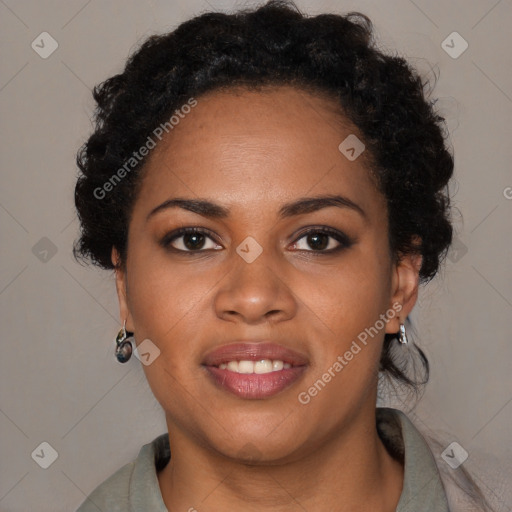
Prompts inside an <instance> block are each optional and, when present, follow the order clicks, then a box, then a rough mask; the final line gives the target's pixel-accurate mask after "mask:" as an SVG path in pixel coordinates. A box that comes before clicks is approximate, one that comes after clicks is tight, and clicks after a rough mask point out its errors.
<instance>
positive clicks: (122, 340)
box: [115, 320, 133, 363]
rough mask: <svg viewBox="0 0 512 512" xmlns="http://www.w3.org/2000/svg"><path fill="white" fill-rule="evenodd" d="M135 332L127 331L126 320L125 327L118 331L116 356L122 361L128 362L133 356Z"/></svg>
mask: <svg viewBox="0 0 512 512" xmlns="http://www.w3.org/2000/svg"><path fill="white" fill-rule="evenodd" d="M132 337H133V333H128V332H127V331H126V320H125V321H124V324H123V328H122V329H121V330H120V331H119V332H118V333H117V336H116V352H115V355H116V358H117V360H118V361H119V362H120V363H126V362H127V361H129V359H130V357H132V351H133V346H132V343H131V340H132Z"/></svg>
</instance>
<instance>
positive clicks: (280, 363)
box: [202, 342, 308, 399]
mask: <svg viewBox="0 0 512 512" xmlns="http://www.w3.org/2000/svg"><path fill="white" fill-rule="evenodd" d="M202 366H203V367H204V368H205V369H206V371H207V374H208V375H209V377H210V379H211V381H212V382H213V384H214V385H216V387H217V388H219V389H222V390H224V391H227V392H229V393H231V394H234V395H236V396H238V397H240V398H245V399H263V398H268V397H271V396H274V395H276V394H277V393H280V392H281V391H283V390H284V389H286V388H288V387H290V386H291V385H292V384H293V383H295V382H296V381H297V380H298V379H299V377H300V376H301V375H302V374H303V373H304V371H305V370H306V368H307V366H308V359H307V358H306V357H305V356H303V355H301V354H299V353H298V352H295V351H293V350H291V349H289V348H286V347H283V346H282V345H277V344H275V343H268V342H258V343H254V342H251V343H246V342H238V343H233V344H230V345H224V346H222V347H219V348H217V349H215V350H214V351H212V352H210V353H208V354H207V355H206V356H205V358H204V360H203V363H202Z"/></svg>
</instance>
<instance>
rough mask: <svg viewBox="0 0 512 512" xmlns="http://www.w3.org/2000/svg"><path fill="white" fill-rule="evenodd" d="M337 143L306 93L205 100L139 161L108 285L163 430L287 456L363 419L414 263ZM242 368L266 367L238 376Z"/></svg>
mask: <svg viewBox="0 0 512 512" xmlns="http://www.w3.org/2000/svg"><path fill="white" fill-rule="evenodd" d="M351 134H355V135H356V136H357V135H358V134H359V132H358V131H357V129H356V128H355V127H354V126H351V125H350V123H349V122H348V121H347V120H344V119H343V118H342V117H341V115H340V114H338V113H337V111H336V105H335V104H334V103H331V102H330V101H329V100H328V99H326V98H322V97H319V96H316V95H311V94H309V93H307V92H305V91H299V90H295V89H293V88H291V87H274V88H270V89H268V90H265V91H262V92H250V91H243V90H239V91H237V92H236V93H235V91H232V92H230V93H226V92H222V93H221V92H212V93H208V94H207V95H204V96H201V97H198V98H197V106H195V107H194V108H193V109H192V111H191V112H190V113H189V114H187V116H186V117H185V118H184V119H182V120H181V121H180V123H179V125H177V126H175V127H174V129H173V130H172V131H171V132H169V134H168V135H167V138H165V139H163V140H162V142H161V143H160V145H159V146H158V147H157V148H156V149H154V150H153V153H152V154H151V156H150V159H149V161H148V163H147V166H146V168H145V175H144V179H143V182H142V186H141V190H140V193H139V196H138V198H137V200H136V202H135V205H134V210H133V216H132V218H131V221H130V225H129V233H128V251H127V254H128V256H127V262H126V268H125V270H118V271H117V273H116V276H117V289H118V294H119V301H120V309H121V318H122V320H124V319H126V328H127V329H128V330H130V331H133V332H134V333H135V338H136V341H137V344H138V345H139V347H140V343H141V342H143V340H149V341H144V343H146V345H145V347H146V349H147V350H146V351H147V352H148V353H149V354H150V355H149V356H146V357H147V358H148V361H151V362H150V364H147V365H143V368H144V371H145V373H146V377H147V379H148V382H149V385H150V387H151V389H152V391H153V393H154V395H155V397H156V398H157V400H158V401H159V403H160V404H161V405H162V407H163V409H164V411H165V413H166V418H167V424H168V427H169V432H170V433H172V432H173V431H174V432H175V433H176V435H178V434H182V435H186V436H187V438H189V439H193V440H194V442H195V443H197V444H198V445H201V446H203V447H209V448H211V449H212V450H214V451H215V452H216V453H222V454H224V455H226V456H229V457H235V458H239V459H240V458H243V457H244V456H245V455H242V453H245V451H244V450H247V447H248V446H249V445H253V446H255V447H258V448H257V449H255V450H257V455H255V454H254V453H253V454H252V456H253V457H256V458H259V459H261V460H266V461H269V460H274V461H276V460H292V459H293V458H294V457H297V456H298V454H299V453H307V452H308V451H309V452H310V451H313V450H315V449H317V447H318V446H319V445H321V444H322V443H323V442H325V440H326V439H328V438H329V437H330V436H332V435H333V433H335V432H337V431H339V430H340V429H342V428H349V425H350V424H351V422H353V421H356V418H357V417H358V416H360V414H361V411H371V410H373V409H374V408H375V396H376V387H377V371H378V366H379V359H380V353H381V349H382V342H383V338H384V334H385V333H386V332H389V333H396V332H397V331H398V325H399V321H398V316H399V317H400V318H401V319H402V320H403V319H405V317H406V316H407V314H408V313H409V311H410V310H411V309H412V307H413V305H414V302H415V300H416V291H417V284H418V270H419V263H420V261H418V259H417V258H416V259H415V258H412V257H405V258H404V259H403V260H402V261H401V262H400V263H399V264H394V263H393V261H392V258H391V255H390V251H389V244H388V225H387V210H386V201H385V198H384V197H383V195H382V194H381V193H380V192H379V191H378V190H377V189H376V188H375V186H374V184H373V182H372V180H371V178H370V176H369V173H368V169H367V167H366V165H365V160H364V156H365V155H364V153H363V154H362V155H361V156H359V157H358V158H356V159H355V160H349V159H348V158H347V157H346V156H345V155H344V154H343V153H342V152H341V151H340V149H338V146H339V145H340V143H341V142H342V141H343V140H344V139H346V137H347V136H349V135H351ZM359 138H361V137H359ZM327 196H328V197H329V198H330V200H323V201H321V200H318V198H325V197H327ZM335 197H336V198H337V199H334V198H335ZM178 198H179V199H181V200H185V201H193V203H186V202H182V203H179V204H178V203H176V202H174V203H169V201H170V200H173V199H178ZM306 198H309V199H310V200H309V201H305V202H304V200H305V199H306ZM315 199H316V201H315ZM201 201H208V203H209V204H208V205H205V203H201ZM301 201H302V202H301ZM158 207H160V208H158ZM155 209H156V210H155ZM182 228H194V229H195V230H196V232H192V233H185V234H184V233H179V232H178V230H180V229H182ZM112 254H113V261H116V258H117V253H116V251H115V250H113V253H112ZM394 305H395V307H394V308H393V306H394ZM398 309H400V312H399V313H398V311H397V310H398ZM390 311H392V313H390ZM384 319H385V320H386V321H383V320H384ZM379 320H380V321H379ZM365 329H366V331H365ZM364 332H366V343H363V339H364V338H365V336H364V334H362V333H364ZM368 333H371V335H369V334H368ZM237 342H238V343H240V342H246V343H248V342H250V343H249V344H248V345H247V344H246V345H241V346H240V345H236V344H237ZM354 343H355V345H354ZM271 344H272V345H271ZM276 345H277V347H276ZM226 346H227V348H226ZM356 347H359V350H357V348H356ZM219 348H221V350H220V351H219V350H218V349H219ZM230 349H232V350H231V351H230ZM158 350H159V351H160V353H159V355H158V356H157V357H155V354H157V353H158ZM226 350H227V352H226ZM143 352H144V351H143ZM348 353H351V354H352V357H350V355H349V354H348ZM340 358H341V359H340ZM260 359H263V360H265V359H267V360H268V361H277V363H275V366H274V363H270V366H269V363H268V362H267V361H264V362H261V363H259V366H258V363H256V364H254V361H255V360H256V361H259V360H260ZM228 360H231V361H233V360H236V361H240V360H244V361H251V362H250V363H242V364H240V365H238V370H237V369H236V366H237V365H236V364H235V363H230V364H229V365H228V368H225V367H224V366H222V365H223V364H228ZM279 361H283V366H286V368H285V367H283V368H281V363H280V362H279ZM342 361H343V362H342ZM336 362H337V363H338V364H337V365H336ZM285 363H287V364H289V365H290V368H288V367H287V365H285ZM251 364H252V365H253V366H251ZM340 366H341V368H340ZM254 368H260V370H261V369H264V371H269V370H273V371H272V372H270V373H265V374H256V375H254V374H252V373H251V374H244V373H237V372H244V371H247V372H253V371H254ZM260 370H257V371H260ZM326 375H327V376H326ZM329 377H330V378H329ZM319 380H321V381H322V383H318V381H319ZM315 382H316V383H317V384H316V387H315V386H314V384H315ZM315 390H316V392H315ZM171 439H173V436H172V435H171Z"/></svg>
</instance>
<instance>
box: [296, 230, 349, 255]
mask: <svg viewBox="0 0 512 512" xmlns="http://www.w3.org/2000/svg"><path fill="white" fill-rule="evenodd" d="M302 239H305V244H307V245H309V246H310V247H311V248H312V250H309V249H306V248H305V247H300V246H299V243H298V242H299V241H300V240H302ZM353 243H354V242H353V241H352V240H351V239H350V238H349V237H348V236H347V235H345V233H342V232H340V231H338V230H336V229H332V228H327V227H322V228H318V227H313V228H309V229H308V230H306V231H305V232H303V233H301V236H300V237H299V238H298V239H297V241H296V242H295V243H294V244H293V248H294V249H297V250H299V251H307V252H317V253H334V252H338V251H340V250H342V249H345V248H348V247H350V246H351V245H352V244H353ZM305 244H304V245H305Z"/></svg>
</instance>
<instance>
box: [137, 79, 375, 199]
mask: <svg viewBox="0 0 512 512" xmlns="http://www.w3.org/2000/svg"><path fill="white" fill-rule="evenodd" d="M196 100H197V105H196V106H195V107H194V108H193V109H192V110H191V111H190V113H188V114H187V115H186V116H184V117H183V119H181V120H180V122H179V124H177V125H176V126H174V128H173V129H172V131H170V132H169V133H168V134H167V135H166V136H165V137H164V138H163V139H162V141H161V142H160V143H159V144H158V145H157V148H156V149H155V150H154V151H153V153H152V154H151V155H150V159H149V161H148V163H147V164H146V170H145V177H144V180H143V186H142V188H141V192H140V196H139V201H140V202H141V203H142V204H146V203H147V206H148V207H149V206H150V205H151V204H153V206H154V203H156V202H158V201H165V200H166V199H168V198H169V197H173V196H178V195H179V196H183V195H185V196H187V197H209V198H213V199H215V200H216V201H218V202H223V203H225V204H226V205H233V208H236V207H237V205H242V204H243V205H245V207H250V205H251V203H253V204H254V205H257V204H258V202H259V201H261V199H262V198H265V200H266V201H271V200H275V201H276V205H277V203H278V202H279V203H281V202H284V201H286V200H289V199H293V198H294V197H297V196H305V195H315V194H320V193H326V192H327V193H340V194H344V195H347V196H350V197H351V199H353V200H355V201H358V202H359V203H360V204H361V206H363V205H366V206H367V207H368V208H370V206H371V204H372V203H373V204H375V200H377V201H379V200H382V198H379V196H380V194H379V193H378V192H377V191H376V189H375V187H374V185H373V182H372V180H371V178H370V176H369V172H368V169H367V164H366V155H365V154H364V152H363V153H362V154H361V156H360V157H358V158H357V159H355V160H353V161H351V160H349V159H348V158H347V157H346V156H345V155H344V154H343V153H342V152H341V151H340V149H339V145H340V144H341V143H342V142H343V141H344V140H345V139H346V138H347V137H348V136H352V137H354V135H355V136H357V135H359V132H358V130H357V128H356V127H355V126H353V125H352V124H351V123H350V122H349V121H348V120H347V119H346V118H344V117H343V116H342V114H341V110H340V108H339V107H338V105H337V104H336V103H335V102H334V100H331V99H329V98H327V97H321V96H318V95H315V94H311V93H309V92H306V91H304V90H298V89H295V88H292V87H289V86H280V87H271V88H266V89H265V90H262V91H249V90H246V89H242V88H238V89H233V90H229V91H213V92H210V93H207V94H205V95H202V96H200V97H198V98H196ZM359 138H360V137H359ZM375 206H379V205H375ZM380 206H382V205H380Z"/></svg>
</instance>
